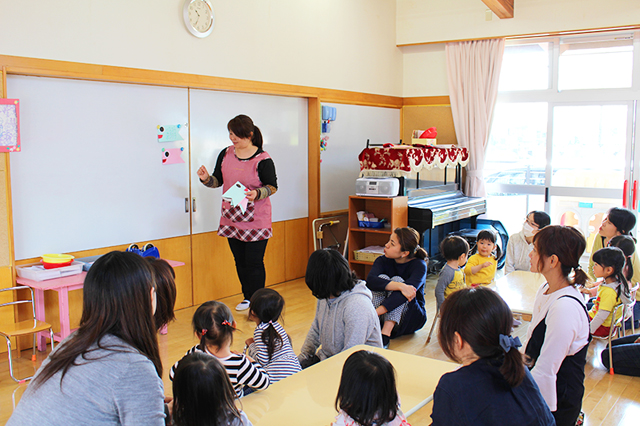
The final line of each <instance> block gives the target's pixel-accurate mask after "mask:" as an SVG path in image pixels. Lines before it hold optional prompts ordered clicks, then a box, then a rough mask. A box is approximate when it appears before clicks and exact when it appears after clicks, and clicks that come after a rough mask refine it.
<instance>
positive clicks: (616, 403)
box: [0, 279, 640, 426]
mask: <svg viewBox="0 0 640 426" xmlns="http://www.w3.org/2000/svg"><path fill="white" fill-rule="evenodd" d="M273 288H274V289H276V290H277V291H278V292H280V293H281V294H282V295H283V297H284V298H285V301H286V310H285V316H284V327H285V329H286V331H287V332H288V334H289V335H290V336H291V338H292V341H293V347H294V350H295V351H296V352H299V350H300V347H301V346H302V343H303V342H304V338H305V336H306V334H307V331H308V330H309V325H310V324H311V321H312V320H313V317H314V314H315V306H316V299H315V298H314V297H313V296H312V295H311V292H310V291H309V290H308V289H307V287H306V285H305V284H304V280H302V279H299V280H295V281H291V282H288V283H284V284H279V285H276V286H274V287H273ZM434 288H435V280H434V279H429V280H428V281H427V286H426V290H425V295H426V299H427V312H428V318H429V320H428V321H427V324H426V325H425V327H424V328H423V329H422V330H420V331H419V332H417V333H415V334H414V335H412V336H403V337H400V338H398V339H395V340H393V341H392V342H391V346H390V349H393V350H397V351H402V352H407V353H412V354H416V355H421V356H426V357H429V358H435V359H441V360H446V357H445V356H444V354H443V353H442V351H441V350H440V347H439V346H438V341H437V337H436V336H435V333H434V337H433V338H432V340H431V343H430V344H428V345H425V341H426V339H427V334H428V333H429V328H430V327H431V322H432V320H433V315H434V313H435V298H434V297H433V294H434ZM222 301H223V302H224V303H226V304H227V305H228V306H229V307H231V308H232V309H233V308H234V307H235V305H236V304H237V303H239V302H240V301H241V296H239V295H238V296H232V297H229V298H226V299H222ZM194 311H195V307H192V308H187V309H183V310H181V311H178V312H177V321H175V322H174V323H172V324H170V325H169V333H168V334H167V335H164V336H159V341H160V353H161V356H162V362H163V365H164V370H165V372H164V377H163V379H164V384H165V392H166V394H168V395H171V394H172V390H171V383H170V381H169V379H168V372H169V368H170V367H171V365H172V364H173V363H174V362H176V361H177V360H179V359H180V358H181V357H182V356H183V355H184V353H185V351H186V350H187V349H188V348H190V347H191V346H193V345H194V344H196V339H195V338H194V337H193V333H192V331H191V317H192V315H193V312H194ZM234 313H235V310H234ZM235 319H236V321H237V323H238V329H239V330H238V332H237V333H236V336H235V341H234V344H233V349H235V350H242V348H243V346H244V341H245V339H247V338H248V337H251V336H252V335H253V329H254V324H253V323H250V322H249V321H248V320H247V319H246V315H243V314H237V315H235ZM527 327H528V323H526V322H525V323H524V324H523V325H521V326H520V327H518V328H517V329H516V331H515V334H516V335H518V336H520V337H521V338H524V336H525V335H526V330H527ZM604 346H605V345H604V343H603V342H600V341H597V342H593V343H592V344H591V348H590V349H589V356H588V360H589V362H588V364H587V367H586V379H585V387H586V393H585V398H584V403H583V410H584V411H585V413H586V421H585V424H586V425H588V426H595V425H608V426H609V425H625V426H627V425H637V424H638V422H639V420H638V419H640V378H639V377H628V376H623V375H619V374H618V375H614V376H610V375H609V374H608V373H607V372H606V371H605V369H604V367H603V366H602V364H601V363H600V358H599V353H600V351H601V350H602V349H603V348H604ZM30 354H31V352H30V351H24V352H23V354H22V356H21V357H20V358H19V359H15V356H16V355H15V353H14V360H15V362H14V366H15V370H16V374H18V375H28V374H31V372H33V371H34V367H37V366H39V365H40V364H41V363H42V361H43V360H44V359H45V358H46V353H38V359H37V361H36V363H35V366H34V364H33V363H32V362H31V360H30V358H31V355H30ZM25 388H26V385H24V384H22V385H19V384H17V383H15V382H14V381H13V380H11V378H10V377H9V370H8V364H7V362H6V354H5V355H3V356H1V357H0V423H1V424H4V423H5V422H6V421H7V419H8V418H9V417H10V416H11V413H12V411H13V407H14V406H15V404H17V403H18V401H19V399H20V396H21V395H22V393H23V392H24V390H25ZM430 414H431V404H429V405H427V406H425V407H424V408H423V409H421V410H419V411H418V412H417V413H415V414H414V415H413V416H411V417H410V418H409V421H410V423H411V424H412V425H413V426H422V425H429V424H430V423H431V420H430V417H429V415H430ZM331 420H332V419H327V424H329V423H330V422H331ZM256 426H259V425H256Z"/></svg>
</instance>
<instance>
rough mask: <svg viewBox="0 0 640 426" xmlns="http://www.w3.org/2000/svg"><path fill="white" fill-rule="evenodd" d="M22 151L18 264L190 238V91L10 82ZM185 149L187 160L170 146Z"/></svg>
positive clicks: (17, 189) (14, 173)
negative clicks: (161, 133) (169, 136)
mask: <svg viewBox="0 0 640 426" xmlns="http://www.w3.org/2000/svg"><path fill="white" fill-rule="evenodd" d="M7 95H8V97H11V98H18V99H20V115H21V117H20V124H21V139H22V151H21V152H19V153H15V154H12V155H11V191H12V206H13V224H14V240H15V256H16V259H25V258H31V257H38V256H40V255H42V254H44V253H62V252H70V251H78V250H85V249H91V248H99V247H106V246H112V245H118V244H127V243H144V242H146V241H149V240H153V239H160V238H169V237H176V236H182V235H188V234H189V230H190V224H189V213H185V198H188V196H189V192H188V190H189V169H188V158H189V152H188V150H189V145H188V140H187V139H186V138H185V140H184V141H183V142H169V143H162V144H160V143H158V139H157V126H158V125H160V124H179V123H187V122H188V111H189V109H188V91H187V89H177V88H166V87H155V86H142V85H132V84H117V83H102V82H91V81H79V80H64V79H50V78H41V77H25V76H8V77H7ZM163 147H164V148H169V147H170V148H179V147H183V148H184V152H183V153H182V158H183V159H184V161H185V162H184V163H182V164H170V165H163V164H162V155H163V153H162V148H163Z"/></svg>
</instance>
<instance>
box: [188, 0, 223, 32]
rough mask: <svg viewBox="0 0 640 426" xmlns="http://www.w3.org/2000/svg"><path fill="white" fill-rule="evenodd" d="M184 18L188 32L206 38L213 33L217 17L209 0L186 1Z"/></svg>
mask: <svg viewBox="0 0 640 426" xmlns="http://www.w3.org/2000/svg"><path fill="white" fill-rule="evenodd" d="M182 17H183V18H184V24H185V25H186V26H187V30H189V32H190V33H191V34H193V35H194V36H196V37H200V38H202V37H206V36H208V35H209V34H211V32H212V31H213V24H214V21H215V17H214V14H213V7H212V6H211V2H210V1H209V0H185V1H184V7H183V8H182Z"/></svg>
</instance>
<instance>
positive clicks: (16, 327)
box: [0, 286, 53, 383]
mask: <svg viewBox="0 0 640 426" xmlns="http://www.w3.org/2000/svg"><path fill="white" fill-rule="evenodd" d="M10 290H29V292H30V294H31V299H29V300H16V301H14V302H6V303H2V304H0V308H2V307H4V306H10V305H20V304H23V303H31V314H32V316H31V319H28V320H24V321H20V322H17V323H14V324H0V335H2V336H4V338H5V339H7V348H8V354H7V358H8V360H9V374H10V375H11V378H12V379H13V380H15V381H16V382H18V383H24V382H26V381H27V380H30V379H31V378H32V377H33V376H29V377H25V378H24V379H17V378H16V377H15V376H14V375H13V363H12V360H11V337H18V336H24V335H27V334H33V355H32V356H31V360H32V361H35V360H36V337H37V334H38V333H39V332H41V331H46V330H49V334H50V335H51V350H53V330H52V329H51V325H50V324H48V323H46V322H42V321H38V320H37V319H36V308H35V306H34V304H33V289H32V288H31V287H27V286H16V287H9V288H3V289H0V292H3V291H10ZM18 356H20V354H18Z"/></svg>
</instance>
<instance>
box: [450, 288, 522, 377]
mask: <svg viewBox="0 0 640 426" xmlns="http://www.w3.org/2000/svg"><path fill="white" fill-rule="evenodd" d="M512 326H513V314H512V313H511V309H509V307H508V306H507V304H506V303H505V301H504V300H503V299H502V298H501V297H500V296H499V295H498V293H496V292H495V291H493V290H491V289H488V288H485V287H475V288H463V289H462V290H458V291H456V292H455V293H452V294H451V295H449V297H447V298H446V299H445V300H444V303H443V304H442V306H441V307H440V325H439V329H438V343H440V347H441V348H442V351H443V352H444V353H445V355H447V357H449V358H450V359H452V360H454V361H456V362H460V361H461V360H460V359H458V357H457V356H456V354H455V350H454V348H455V345H456V342H455V337H454V336H455V333H456V332H457V333H459V334H460V337H461V338H462V340H464V341H465V342H467V343H468V344H469V345H470V346H471V349H473V352H474V353H475V354H476V355H478V356H479V357H480V358H485V359H500V358H504V361H503V363H502V366H501V367H500V372H501V373H502V375H503V377H504V378H505V380H506V381H507V382H508V383H509V385H510V386H512V387H515V386H518V385H519V384H520V383H521V382H522V380H523V379H524V376H525V370H524V369H525V367H524V360H523V358H522V355H521V354H520V352H519V351H518V348H515V347H511V346H507V348H506V349H505V347H504V346H502V345H501V340H502V339H504V337H501V335H502V336H506V337H507V338H508V339H507V341H508V342H510V340H509V339H510V338H511V336H510V334H511V328H512Z"/></svg>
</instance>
